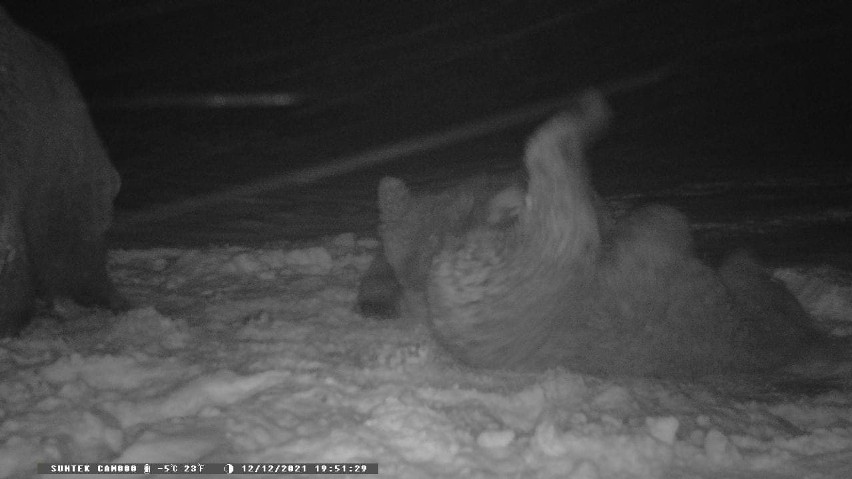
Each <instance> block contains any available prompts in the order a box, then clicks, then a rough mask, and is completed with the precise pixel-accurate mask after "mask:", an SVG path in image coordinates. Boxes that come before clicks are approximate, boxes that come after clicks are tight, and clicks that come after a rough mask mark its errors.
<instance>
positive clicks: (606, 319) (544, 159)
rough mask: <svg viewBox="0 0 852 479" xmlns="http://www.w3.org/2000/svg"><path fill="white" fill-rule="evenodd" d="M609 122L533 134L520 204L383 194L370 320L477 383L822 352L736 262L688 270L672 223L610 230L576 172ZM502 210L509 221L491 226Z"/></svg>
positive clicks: (571, 116)
mask: <svg viewBox="0 0 852 479" xmlns="http://www.w3.org/2000/svg"><path fill="white" fill-rule="evenodd" d="M608 119H609V111H608V108H607V106H606V104H605V102H604V100H603V97H602V96H601V95H600V94H599V93H597V92H588V93H586V94H584V95H583V96H581V97H579V98H578V102H577V107H576V108H574V109H572V110H570V111H567V112H565V113H562V114H560V115H557V116H556V117H555V118H553V119H551V120H550V121H548V122H547V123H546V124H544V125H543V126H542V127H540V128H539V129H538V130H537V131H536V132H535V133H534V134H533V135H532V137H531V138H530V139H529V140H528V143H527V146H526V150H525V158H524V160H525V166H526V169H527V173H528V185H527V190H526V194H525V195H524V194H517V195H514V194H507V193H506V191H509V192H511V191H513V190H511V188H513V187H511V186H509V187H505V186H501V187H500V188H509V189H508V190H506V189H502V190H501V189H500V188H490V189H489V188H483V187H482V186H481V182H480V183H479V184H477V183H474V184H473V186H474V187H471V185H470V184H465V185H462V186H460V187H458V188H456V189H454V190H450V191H448V192H446V193H443V194H438V195H426V196H423V197H417V198H415V197H414V196H412V195H411V194H410V193H408V191H407V189H405V186H404V185H403V184H402V182H401V181H399V180H395V179H388V178H386V179H384V180H383V181H382V183H381V185H380V191H379V196H380V199H379V205H380V209H381V213H382V218H381V219H382V225H381V237H382V241H383V247H384V251H383V256H380V257H379V259H378V262H379V263H381V264H383V265H385V266H383V267H382V270H383V272H385V273H387V272H388V271H390V272H393V273H394V275H393V278H392V279H390V280H388V279H387V278H385V279H384V280H382V279H379V277H380V275H378V274H368V275H367V277H366V278H365V280H364V283H365V284H372V285H373V288H372V291H377V290H380V289H381V288H379V287H378V285H380V284H381V281H385V282H392V281H397V282H398V288H397V290H398V291H399V293H393V294H387V295H385V296H386V297H385V298H382V297H381V296H380V295H373V296H372V298H373V299H375V301H374V303H381V301H383V300H384V301H385V302H384V303H383V304H385V305H386V306H385V307H384V308H382V307H376V306H375V304H373V308H372V309H373V310H383V311H385V312H392V311H393V310H394V307H393V306H387V305H388V304H391V305H392V304H394V303H393V302H394V301H397V300H398V299H400V296H402V298H401V299H403V301H402V304H404V305H409V304H412V303H413V304H414V305H415V306H416V307H414V308H410V309H411V311H408V312H407V313H408V314H415V315H419V316H420V317H421V318H422V319H424V320H425V321H426V323H427V324H428V326H429V328H430V329H431V331H432V333H433V335H434V337H435V338H436V340H437V341H438V342H439V343H440V344H441V345H443V346H444V347H445V348H446V349H447V350H448V351H449V352H450V353H451V354H452V355H453V356H454V357H455V358H457V359H458V360H459V361H461V362H463V363H465V364H468V365H471V366H476V367H484V368H509V369H522V370H537V369H543V368H549V367H555V366H562V367H566V368H569V369H571V370H574V371H579V372H585V373H591V374H599V375H637V376H657V377H692V376H700V375H705V374H712V373H722V372H735V371H742V372H746V371H759V370H765V369H771V368H776V367H780V366H783V365H785V364H787V363H788V362H789V361H791V360H792V359H794V358H796V357H798V356H799V355H800V354H802V353H803V351H805V350H806V349H808V348H810V347H812V346H813V345H814V344H815V343H817V342H819V341H821V340H822V338H821V336H820V335H819V333H817V331H816V330H815V329H814V327H813V326H812V321H811V318H809V317H808V315H807V314H806V313H805V311H804V310H803V309H802V307H801V306H800V305H799V303H798V302H797V301H796V299H795V298H794V297H793V296H792V295H791V294H790V293H789V292H788V291H787V290H786V289H785V288H784V287H783V285H781V284H778V283H776V282H774V281H773V280H772V279H771V277H770V276H769V275H768V274H767V273H766V271H765V270H764V269H763V268H762V267H761V266H759V265H758V264H756V263H755V261H754V260H753V259H751V258H750V257H749V256H748V255H747V254H745V253H741V252H738V253H735V254H733V255H731V256H730V257H729V258H728V259H727V260H726V261H725V262H724V263H723V265H722V266H721V267H720V268H719V269H714V268H711V267H709V266H707V265H705V264H703V263H702V262H700V261H699V260H698V259H697V258H696V256H695V254H694V252H693V244H692V237H691V234H690V231H689V226H688V224H687V220H686V218H685V216H684V215H683V214H682V213H680V212H679V211H677V210H675V209H673V208H670V207H666V206H661V205H650V206H646V207H643V208H640V209H638V210H636V211H634V212H632V213H630V214H628V215H626V216H625V217H624V218H621V219H619V220H618V221H614V220H612V219H611V215H610V214H609V213H608V212H607V209H606V208H605V207H603V206H602V202H601V201H599V200H598V196H597V194H596V193H595V191H594V189H593V188H592V186H591V183H590V181H589V174H588V171H587V164H586V161H585V156H584V150H585V148H586V146H587V144H588V143H589V142H590V141H591V140H592V139H594V137H596V136H597V135H598V134H600V133H601V132H602V130H603V129H604V127H605V126H606V124H607V122H608ZM477 185H480V186H477ZM501 195H504V196H506V195H508V197H509V198H510V199H511V198H515V199H513V200H510V201H508V203H509V204H510V205H513V206H514V207H515V210H514V212H513V213H512V214H510V215H509V220H508V221H500V222H493V221H490V220H489V219H490V218H491V217H492V216H493V215H492V213H493V211H494V210H495V209H497V208H498V206H499V205H500V204H503V203H506V201H503V202H502V203H501V201H498V200H497V199H498V198H501ZM503 199H504V200H505V197H503ZM498 216H499V215H498ZM370 273H375V271H372V270H371V272H370ZM386 291H387V290H386ZM363 292H364V290H363V288H362V293H363ZM366 296H368V295H366V294H362V295H361V296H359V299H360V300H361V304H362V309H363V305H364V301H363V300H364V299H365V297H366ZM367 312H369V311H367Z"/></svg>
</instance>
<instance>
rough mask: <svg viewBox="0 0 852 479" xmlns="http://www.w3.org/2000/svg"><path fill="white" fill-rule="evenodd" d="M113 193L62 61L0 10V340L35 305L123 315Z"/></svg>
mask: <svg viewBox="0 0 852 479" xmlns="http://www.w3.org/2000/svg"><path fill="white" fill-rule="evenodd" d="M119 185H120V180H119V176H118V173H117V172H116V171H115V169H114V168H113V166H112V164H111V163H110V161H109V159H108V158H107V154H106V152H105V150H104V148H103V146H102V144H101V141H100V139H99V138H98V135H97V133H96V132H95V128H94V126H93V125H92V122H91V120H90V118H89V115H88V111H87V109H86V106H85V103H84V102H83V99H82V97H81V95H80V92H79V91H78V90H77V87H76V86H75V84H74V81H73V80H72V78H71V74H70V72H69V70H68V68H67V66H66V64H65V61H64V60H63V58H62V57H61V55H60V54H59V53H58V52H56V51H55V50H54V49H53V48H52V47H50V46H49V45H47V44H46V43H44V42H43V41H41V40H39V39H38V38H36V37H35V36H33V35H32V34H30V33H29V32H27V31H25V30H23V29H21V28H20V27H18V26H17V25H16V24H15V23H14V22H13V21H12V20H11V19H10V18H9V17H8V15H7V14H6V12H5V11H3V9H2V8H0V336H8V335H12V334H15V333H17V332H18V331H20V329H21V328H22V327H23V326H24V325H25V324H26V323H27V321H28V320H29V318H30V316H31V315H32V313H33V308H34V304H35V298H36V296H43V297H45V298H53V297H56V296H67V297H70V298H72V299H74V300H76V301H77V302H79V303H81V304H84V305H102V306H108V307H111V308H118V307H121V306H122V304H123V301H122V299H121V298H120V297H119V296H118V294H117V293H116V291H115V289H114V287H113V285H112V283H111V282H110V279H109V277H108V276H107V271H106V252H105V249H104V240H103V236H104V233H105V232H106V230H107V228H108V227H109V225H110V222H111V221H112V201H113V199H114V198H115V195H116V194H117V193H118V189H119Z"/></svg>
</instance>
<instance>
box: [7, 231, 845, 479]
mask: <svg viewBox="0 0 852 479" xmlns="http://www.w3.org/2000/svg"><path fill="white" fill-rule="evenodd" d="M378 246H379V244H378V242H377V241H376V240H375V239H374V238H370V237H362V238H359V237H357V236H356V235H355V234H352V233H348V234H342V235H338V236H336V237H329V238H325V239H322V240H314V241H311V242H303V243H292V242H289V243H288V242H279V243H274V244H269V245H267V246H266V247H263V248H248V247H236V246H231V247H226V246H222V247H214V246H210V247H207V248H199V249H188V248H168V249H166V248H161V249H140V250H114V251H112V252H111V254H110V270H111V274H112V276H113V277H114V278H115V281H116V283H117V285H118V287H119V289H120V290H121V291H122V292H123V293H124V294H125V295H126V296H127V297H128V298H129V299H130V300H131V301H132V302H133V303H134V304H135V305H136V307H135V308H134V309H131V310H130V311H127V312H125V313H122V314H113V313H111V312H108V311H103V310H96V309H85V308H82V307H80V306H77V305H75V304H73V303H58V304H55V305H53V306H52V307H51V308H46V307H45V308H43V311H42V312H41V313H40V314H39V315H38V317H37V318H36V320H35V321H34V323H33V324H32V325H31V326H30V327H29V328H28V329H27V330H25V332H24V333H23V335H22V336H21V337H19V338H12V339H3V340H0V368H2V369H0V371H2V372H0V375H2V380H0V478H12V477H15V478H17V477H32V476H35V475H36V474H35V467H36V464H37V463H70V462H73V463H81V462H112V463H144V462H153V463H163V462H172V463H197V462H202V463H223V462H227V463H285V462H287V463H292V462H310V463H317V462H335V463H341V462H346V463H364V462H377V463H378V464H379V475H380V476H381V477H406V478H434V477H470V478H477V477H480V478H490V477H539V478H548V477H561V478H564V477H568V478H573V479H590V478H617V477H627V478H657V477H690V478H718V477H756V478H788V477H789V478H793V477H811V478H818V477H827V478H841V477H852V387H850V386H852V381H850V380H844V379H843V378H844V377H852V375H850V374H844V373H847V371H844V370H843V367H844V365H835V366H834V367H835V369H834V370H827V369H824V367H825V365H819V364H817V365H811V366H805V367H804V369H803V371H799V372H798V373H796V374H793V373H790V374H787V375H784V374H779V375H777V376H774V377H771V378H767V377H724V378H705V379H702V380H700V381H697V382H664V381H659V380H652V379H644V380H639V379H630V378H625V379H607V380H604V379H599V378H594V377H590V376H582V375H578V374H574V373H572V372H570V371H565V370H551V371H548V372H546V373H543V374H532V373H528V374H527V373H525V374H521V373H510V372H500V371H497V372H495V371H480V370H471V369H467V368H464V367H462V366H459V365H457V364H455V363H454V362H453V361H452V360H451V359H450V358H448V357H447V356H445V355H444V353H443V352H442V351H441V350H440V349H439V348H438V346H436V345H435V344H434V343H433V342H432V340H431V339H430V337H429V335H428V332H427V331H426V330H425V328H424V327H423V326H421V325H418V324H415V323H413V322H411V321H405V320H401V321H385V322H380V321H375V320H370V319H366V318H363V317H361V316H360V315H359V314H357V313H356V312H354V310H353V305H354V302H355V294H356V293H355V292H356V288H357V283H358V280H359V277H360V276H361V275H362V274H363V272H364V271H365V270H366V268H367V266H368V264H369V262H370V261H371V259H372V256H373V254H374V253H375V251H376V249H377V248H378ZM775 275H776V277H777V278H778V279H779V280H783V281H784V282H786V283H787V285H788V286H789V287H790V288H791V290H792V291H794V292H795V293H796V294H797V295H798V296H799V298H800V299H801V300H802V302H803V303H804V305H805V306H806V307H807V308H808V309H809V311H811V312H812V313H813V314H814V316H815V318H817V320H819V321H821V323H822V324H823V325H825V326H826V328H827V329H830V330H833V331H835V333H836V334H849V332H850V329H852V328H850V326H852V322H850V320H852V275H850V274H849V273H847V272H844V271H841V270H837V269H834V268H831V267H827V266H822V267H812V268H797V269H790V268H788V269H779V270H776V272H775ZM850 369H852V368H850ZM56 477H61V476H56ZM69 477H71V476H69ZM74 477H81V476H74ZM122 477H127V476H122Z"/></svg>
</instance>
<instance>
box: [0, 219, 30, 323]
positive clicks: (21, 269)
mask: <svg viewBox="0 0 852 479" xmlns="http://www.w3.org/2000/svg"><path fill="white" fill-rule="evenodd" d="M31 268H32V266H31V265H30V261H29V258H28V257H27V254H26V246H25V243H24V239H23V235H22V232H21V228H20V226H17V225H15V224H12V222H11V220H10V219H6V220H3V222H2V223H0V337H6V336H12V335H15V334H18V333H19V332H20V331H21V329H22V328H23V327H24V326H26V324H27V322H28V321H29V320H30V317H31V316H32V313H33V309H34V308H35V284H34V282H33V275H32V271H31Z"/></svg>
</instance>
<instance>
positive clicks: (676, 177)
mask: <svg viewBox="0 0 852 479" xmlns="http://www.w3.org/2000/svg"><path fill="white" fill-rule="evenodd" d="M0 4H2V5H3V6H5V7H6V8H7V10H8V11H9V13H10V15H11V16H12V17H13V18H14V19H15V20H16V21H17V22H18V23H20V24H21V25H23V26H25V27H27V28H29V29H31V30H32V31H34V32H37V33H38V34H39V35H40V36H42V37H43V38H46V39H48V40H50V41H51V42H52V43H54V44H55V45H56V46H58V47H59V48H60V49H61V50H62V51H63V52H64V53H65V55H66V57H67V58H68V61H69V63H70V64H71V66H72V69H73V71H74V74H75V77H76V79H77V81H78V83H79V85H80V88H81V90H82V91H83V92H84V95H85V96H86V97H87V99H88V100H89V102H90V105H91V111H92V115H93V117H94V120H95V122H96V124H97V126H98V128H99V130H100V132H101V134H102V136H103V139H104V141H105V143H106V144H107V146H108V148H109V150H110V152H111V155H112V159H113V161H114V162H115V164H116V166H117V168H118V169H119V171H120V172H121V174H122V177H123V182H124V183H123V190H122V193H121V195H120V196H119V199H118V203H117V204H118V207H119V209H120V212H119V215H118V220H117V223H118V227H117V228H116V233H115V234H114V241H115V244H116V245H126V244H128V245H129V244H135V243H140V244H147V245H153V244H169V243H193V242H204V241H210V240H211V237H210V236H209V234H210V233H209V231H210V230H211V229H213V230H215V229H216V227H215V226H214V225H211V224H210V221H211V218H218V219H219V220H221V221H222V222H223V223H229V222H230V224H231V225H232V226H233V225H235V224H236V225H237V228H236V231H235V230H234V229H233V228H230V229H229V228H228V227H225V226H222V227H221V228H220V229H219V230H218V231H219V233H218V236H215V235H214V237H215V238H216V239H218V240H219V241H221V242H229V241H230V242H240V241H244V242H262V241H266V240H269V239H271V238H272V237H274V236H276V235H278V236H280V237H282V238H305V237H311V236H314V235H319V234H331V233H339V232H344V231H355V232H358V233H371V232H372V231H373V229H374V227H375V223H376V221H377V218H376V216H375V209H374V208H373V205H372V204H373V202H374V201H375V193H374V190H375V185H376V183H377V181H378V178H380V177H381V176H382V175H385V174H393V175H397V176H401V177H403V178H404V179H406V180H408V181H412V182H414V183H415V184H416V185H423V184H428V183H430V182H437V183H440V182H441V181H443V180H445V179H448V178H455V177H458V176H460V175H465V174H469V173H473V172H477V171H482V170H489V171H491V170H494V171H496V170H501V169H506V168H512V167H516V166H517V165H518V164H519V159H520V158H519V155H520V151H521V145H522V142H523V139H524V137H525V135H526V134H528V133H529V131H530V129H531V128H532V127H534V125H535V122H533V123H530V124H526V125H524V126H522V127H519V128H516V129H513V130H510V131H508V132H502V133H498V134H493V135H488V136H485V137H483V138H481V139H477V140H475V141H468V142H463V143H459V144H457V145H454V146H452V147H450V148H445V149H440V150H435V151H423V152H419V153H418V154H416V155H413V156H411V157H408V158H404V159H398V160H396V161H393V162H389V163H386V164H382V165H379V166H375V167H372V168H369V169H365V170H361V171H357V172H354V173H349V174H345V175H340V176H336V177H332V178H328V179H325V180H322V181H320V182H318V183H315V184H310V185H306V186H298V187H296V186H294V187H289V188H284V189H281V190H277V191H271V192H266V193H264V194H263V195H259V196H261V197H263V198H262V199H258V198H255V199H254V200H251V199H246V198H242V199H240V200H239V201H231V203H232V204H231V206H233V204H236V203H239V204H241V205H242V209H240V208H237V210H238V212H237V213H228V211H230V210H228V208H224V207H223V206H222V205H213V206H211V207H209V208H208V209H207V210H206V211H207V214H195V215H194V216H193V215H187V216H186V217H184V218H179V219H178V220H176V221H178V222H179V224H180V225H181V227H180V228H175V223H174V222H172V223H169V222H162V224H160V225H146V226H145V227H144V229H142V230H140V228H139V226H138V225H137V226H135V227H134V228H131V227H127V228H125V229H124V231H123V232H122V223H121V221H122V215H125V214H128V213H132V212H134V211H141V210H145V209H148V208H152V207H154V206H155V205H157V204H164V203H172V202H175V201H180V200H182V199H185V198H188V197H192V196H194V195H199V194H204V193H210V192H214V191H221V190H222V189H224V188H227V187H228V186H229V185H235V184H242V183H247V182H251V181H253V180H256V179H258V178H264V177H269V176H271V175H275V174H282V173H286V172H288V171H293V170H297V169H299V168H302V167H305V166H306V165H312V164H319V163H322V162H327V161H329V160H332V159H334V158H337V157H341V156H345V155H351V154H354V153H357V152H361V151H365V150H368V149H370V148H375V147H378V146H380V145H383V144H386V143H388V142H392V141H398V140H401V139H405V138H409V137H415V136H418V135H424V134H427V133H431V132H435V131H439V130H444V129H448V128H451V127H452V126H454V125H459V124H463V123H465V122H469V121H473V120H478V119H483V118H486V117H489V116H493V115H495V114H499V113H504V112H506V111H510V110H512V109H514V108H518V107H521V106H524V105H527V104H530V103H532V102H536V101H542V100H546V99H548V98H555V97H560V96H564V95H566V94H568V93H570V92H572V91H576V90H579V89H581V88H584V87H587V86H593V85H607V84H612V83H613V82H618V81H621V80H625V79H630V78H633V77H637V76H641V75H642V74H644V73H647V72H649V71H652V70H654V69H656V68H659V67H666V68H668V69H669V71H670V72H671V75H670V76H667V77H665V78H664V79H661V80H660V81H658V82H655V83H653V84H651V85H648V86H646V87H644V88H640V89H635V90H633V91H628V92H624V93H623V94H619V95H615V96H613V97H612V98H611V101H612V104H613V108H614V110H615V112H616V120H615V123H614V125H613V128H612V130H611V132H610V134H609V135H608V136H607V138H606V139H604V140H603V141H602V142H601V143H600V144H599V145H597V146H596V147H595V149H594V151H593V158H594V159H595V163H594V164H593V168H592V169H593V175H594V181H595V183H596V185H597V187H598V189H599V190H600V191H601V192H602V193H603V194H604V195H605V196H611V197H618V198H633V197H639V198H642V199H643V200H660V201H665V202H667V203H671V204H675V205H676V206H678V207H681V208H683V209H684V210H686V211H687V213H688V214H689V215H690V217H691V218H693V219H694V220H695V221H696V223H697V224H699V225H701V224H705V225H708V224H717V223H725V222H728V223H733V224H749V223H750V222H757V223H760V224H767V225H771V224H772V221H773V218H774V217H783V216H785V215H786V216H787V217H789V216H791V215H792V216H798V217H808V215H813V216H815V217H816V216H819V217H820V218H823V219H822V220H820V221H814V222H807V221H806V222H804V224H802V225H798V226H797V225H793V226H790V225H787V227H785V228H783V231H776V230H772V229H771V228H769V229H768V230H767V229H764V230H760V228H758V229H757V230H755V229H751V230H748V231H744V232H741V233H738V232H737V231H736V230H737V229H736V228H734V229H733V230H731V229H728V230H726V231H725V233H724V234H721V237H723V238H721V239H720V238H717V237H716V236H714V233H713V230H712V228H709V229H704V230H702V229H700V228H699V229H698V234H699V240H700V244H702V245H704V247H705V249H706V250H707V251H711V252H709V253H707V254H708V255H711V256H712V254H713V253H712V250H713V247H714V246H715V247H717V248H721V247H722V246H721V245H725V246H727V245H729V244H734V243H745V244H746V245H747V246H750V247H752V248H753V249H756V250H758V252H759V253H760V254H762V255H763V256H764V257H765V258H768V259H769V260H773V261H778V262H795V261H806V260H808V261H832V262H838V263H844V264H852V261H850V260H849V254H848V251H847V250H848V247H847V244H848V240H849V239H850V232H851V231H852V228H850V226H849V221H848V218H849V216H848V215H846V213H845V212H846V210H847V209H848V208H849V205H850V203H851V202H850V200H852V193H850V185H852V167H850V166H849V148H848V141H847V138H849V134H850V115H849V112H850V99H849V93H848V90H849V86H850V82H849V80H850V79H849V76H848V75H847V74H846V73H845V71H846V70H848V69H849V68H848V67H849V50H848V45H849V41H848V30H849V26H848V24H847V22H846V21H845V19H844V17H843V14H842V9H841V6H842V5H843V2H841V1H827V0H818V1H812V2H781V1H770V0H757V1H739V0H720V1H714V2H692V1H684V2H680V1H670V2H659V1H646V0H638V1H635V0H634V1H626V0H625V1H621V0H598V1H520V0H490V1H479V0H477V1H464V2H450V1H419V0H418V1H408V2H397V1H370V0H367V1H357V2H356V1H341V0H312V1H307V0H294V1H283V0H244V1H217V0H171V1H168V0H148V1H119V0H92V1H87V2H82V1H67V2H41V1H38V0H5V1H0ZM214 93H228V94H263V93H292V94H295V95H298V97H299V98H300V100H301V101H300V102H299V103H297V104H294V105H292V106H289V107H277V108H275V107H263V108H258V107H251V108H236V109H235V108H215V109H214V108H195V107H187V106H186V105H184V106H180V105H171V106H169V105H164V104H162V102H161V103H157V102H158V101H159V100H157V99H160V100H162V99H164V98H165V99H166V100H168V99H169V98H171V99H180V98H190V97H197V96H199V95H201V96H204V95H207V94H214ZM146 102H147V103H146ZM685 185H704V186H705V187H706V188H708V191H712V192H714V193H712V194H703V195H695V194H682V193H683V191H685V190H684V188H686V186H685ZM720 185H721V186H720ZM714 188H715V189H714ZM686 190H689V188H686ZM689 191H693V190H689ZM270 208H273V209H275V211H270ZM231 209H233V208H231ZM837 211H840V213H838V214H836V215H834V217H833V218H834V219H829V220H825V218H832V212H837ZM276 213H282V215H283V216H282V218H284V219H282V220H281V222H280V223H278V224H270V222H269V218H271V217H275V214H276ZM284 213H286V214H284ZM229 214H232V215H236V216H237V217H238V218H237V219H238V221H236V222H235V221H233V218H231V219H228V215H229ZM317 218H320V219H319V220H318V219H317ZM202 223H203V225H204V227H205V228H206V230H207V231H208V233H207V234H208V236H203V235H202V236H193V234H192V232H191V231H190V230H191V229H192V227H193V225H201V224H202ZM273 223H274V222H273ZM170 225H171V226H170ZM239 225H243V228H242V230H240V227H239ZM732 231H733V232H732Z"/></svg>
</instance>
